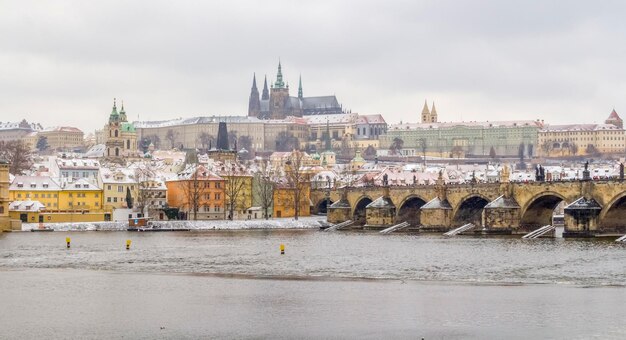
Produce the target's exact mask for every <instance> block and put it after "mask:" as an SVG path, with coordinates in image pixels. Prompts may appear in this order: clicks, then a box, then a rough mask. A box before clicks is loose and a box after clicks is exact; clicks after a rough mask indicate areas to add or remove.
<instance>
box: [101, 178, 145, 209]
mask: <svg viewBox="0 0 626 340" xmlns="http://www.w3.org/2000/svg"><path fill="white" fill-rule="evenodd" d="M100 177H101V186H102V190H103V195H104V208H105V210H110V209H126V208H128V204H127V202H126V192H127V191H128V190H130V194H131V196H132V198H133V201H134V202H136V201H137V196H138V195H139V185H138V184H137V181H136V180H135V179H134V177H133V176H131V175H129V174H126V173H124V172H123V171H122V170H116V171H114V172H112V171H111V170H109V169H105V168H103V169H101V171H100Z"/></svg>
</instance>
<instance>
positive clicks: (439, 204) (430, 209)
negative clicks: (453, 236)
mask: <svg viewBox="0 0 626 340" xmlns="http://www.w3.org/2000/svg"><path fill="white" fill-rule="evenodd" d="M420 224H421V225H422V227H421V228H420V230H422V231H447V230H450V229H451V226H452V206H451V205H450V203H449V202H448V200H447V199H443V200H441V199H439V197H435V198H433V199H432V200H430V202H428V203H426V204H424V205H423V206H422V208H421V209H420Z"/></svg>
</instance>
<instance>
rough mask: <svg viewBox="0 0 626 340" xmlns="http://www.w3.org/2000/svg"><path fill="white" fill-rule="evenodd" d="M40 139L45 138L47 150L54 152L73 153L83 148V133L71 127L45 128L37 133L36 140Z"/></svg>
mask: <svg viewBox="0 0 626 340" xmlns="http://www.w3.org/2000/svg"><path fill="white" fill-rule="evenodd" d="M42 137H45V138H46V141H47V143H48V148H49V149H51V150H54V151H74V150H77V149H82V148H83V147H84V133H83V132H82V131H81V130H80V129H78V128H75V127H71V126H57V127H51V128H47V129H45V130H42V131H40V132H39V133H37V140H39V138H42ZM36 145H37V144H36V143H35V146H36Z"/></svg>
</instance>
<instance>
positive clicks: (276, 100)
mask: <svg viewBox="0 0 626 340" xmlns="http://www.w3.org/2000/svg"><path fill="white" fill-rule="evenodd" d="M288 101H289V86H285V82H284V81H283V72H282V66H281V64H280V61H279V62H278V73H277V74H276V82H275V83H274V85H273V86H272V90H271V92H270V107H269V109H270V117H269V118H270V119H284V118H285V117H286V116H287V114H286V111H287V110H286V106H287V102H288Z"/></svg>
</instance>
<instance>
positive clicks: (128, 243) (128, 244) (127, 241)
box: [126, 240, 131, 250]
mask: <svg viewBox="0 0 626 340" xmlns="http://www.w3.org/2000/svg"><path fill="white" fill-rule="evenodd" d="M130 242H131V241H130V240H126V250H128V249H130Z"/></svg>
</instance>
